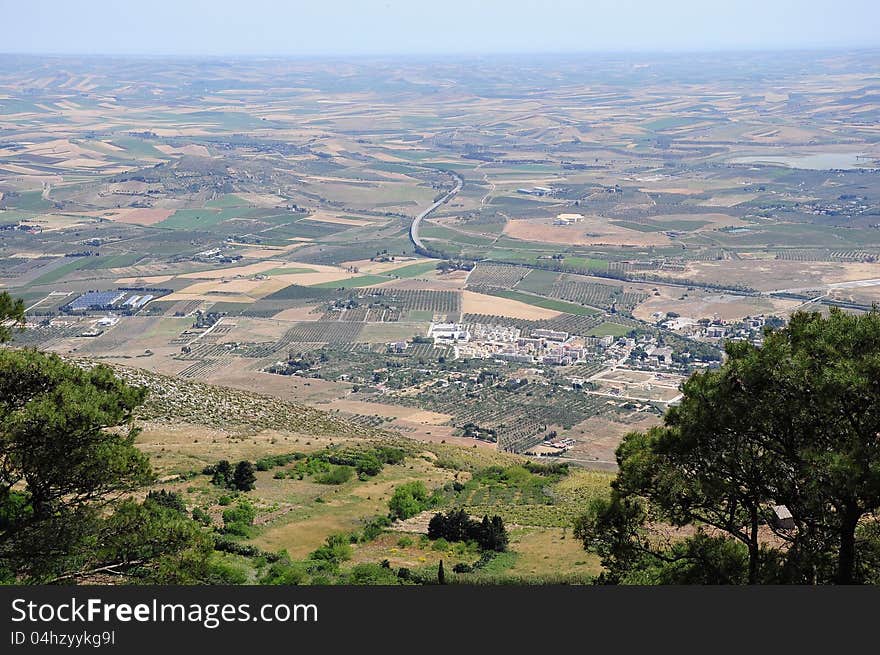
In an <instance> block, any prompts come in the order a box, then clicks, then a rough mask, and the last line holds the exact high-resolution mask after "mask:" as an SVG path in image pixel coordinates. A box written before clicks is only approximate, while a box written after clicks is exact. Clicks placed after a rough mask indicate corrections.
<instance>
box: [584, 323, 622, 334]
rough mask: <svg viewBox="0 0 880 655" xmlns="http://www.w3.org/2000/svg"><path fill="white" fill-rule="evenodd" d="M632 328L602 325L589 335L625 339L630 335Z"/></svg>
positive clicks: (614, 324) (608, 324)
mask: <svg viewBox="0 0 880 655" xmlns="http://www.w3.org/2000/svg"><path fill="white" fill-rule="evenodd" d="M631 330H632V328H631V327H627V326H626V325H620V323H600V324H599V325H597V326H596V327H594V328H593V329H592V330H590V331H589V332H588V333H587V336H589V337H605V336H609V335H610V336H612V337H624V336H626V335H627V334H629V333H630V331H631Z"/></svg>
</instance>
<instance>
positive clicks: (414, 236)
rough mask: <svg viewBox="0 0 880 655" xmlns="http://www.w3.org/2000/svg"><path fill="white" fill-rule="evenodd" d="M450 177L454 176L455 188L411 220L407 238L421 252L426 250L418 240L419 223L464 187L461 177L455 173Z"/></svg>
mask: <svg viewBox="0 0 880 655" xmlns="http://www.w3.org/2000/svg"><path fill="white" fill-rule="evenodd" d="M451 175H454V176H455V188H454V189H453V190H452V191H450V192H449V193H447V194H446V195H445V196H443V197H442V198H440V200H438V201H437V202H435V203H434V204H433V205H431V206H430V207H428V208H427V209H426V210H425V211H423V212H422V213H421V214H419V215H418V216H416V217H415V218H414V219H413V222H412V225H410V226H409V238H410V240H411V241H412V242H413V245H414V246H415V247H416V248H420V249H422V250H423V251H426V250H427V248H425V246H424V244H423V243H422V240H421V239H420V238H419V223H421V222H422V219H423V218H425V216H427V215H428V214H430V213H431V212H432V211H434V210H435V209H437V207H439V206H440V205H442V204H443V203H445V202H447V201H448V200H449V199H450V198H452V197H453V196H454V195H455V194H456V193H458V192H459V191H461V187H462V186H463V185H464V179H462V177H461V176H460V175H458V174H457V173H451Z"/></svg>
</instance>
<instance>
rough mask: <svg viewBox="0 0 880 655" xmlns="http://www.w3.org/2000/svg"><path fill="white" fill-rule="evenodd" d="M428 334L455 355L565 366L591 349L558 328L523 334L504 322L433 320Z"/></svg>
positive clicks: (584, 341)
mask: <svg viewBox="0 0 880 655" xmlns="http://www.w3.org/2000/svg"><path fill="white" fill-rule="evenodd" d="M428 336H429V337H432V338H433V339H434V342H435V343H439V344H447V345H451V346H452V348H453V350H454V352H455V357H456V358H459V357H461V358H465V359H468V358H473V359H497V360H501V361H508V362H520V363H523V364H534V363H540V364H549V365H553V366H568V365H570V364H576V363H577V362H579V361H582V360H584V359H586V358H587V356H588V355H589V354H590V352H591V351H590V350H589V349H588V348H587V345H586V340H585V339H584V338H583V337H577V336H572V335H570V334H569V333H568V332H560V331H557V330H543V329H535V330H532V331H531V332H530V333H529V335H528V336H524V335H523V334H522V331H521V330H520V329H519V328H516V327H511V326H506V325H486V324H482V323H474V324H471V325H462V324H458V323H432V324H431V327H430V328H429V330H428Z"/></svg>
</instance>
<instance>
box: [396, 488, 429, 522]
mask: <svg viewBox="0 0 880 655" xmlns="http://www.w3.org/2000/svg"><path fill="white" fill-rule="evenodd" d="M428 505H429V503H428V490H427V489H426V488H425V484H424V483H423V482H422V481H420V480H416V481H414V482H407V483H406V484H402V485H400V486H398V487H397V488H396V489H395V490H394V494H393V495H392V496H391V500H389V501H388V510H389V515H390V516H391V518H392V519H401V520H403V519H408V518H410V517H413V516H415V515H416V514H418V513H419V512H421V511H423V510H425V509H427V507H428Z"/></svg>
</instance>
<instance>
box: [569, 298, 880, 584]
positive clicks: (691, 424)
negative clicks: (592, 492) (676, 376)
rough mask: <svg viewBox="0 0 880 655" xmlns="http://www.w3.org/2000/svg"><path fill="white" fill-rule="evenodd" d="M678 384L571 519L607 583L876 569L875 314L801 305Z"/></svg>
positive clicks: (846, 576)
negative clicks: (601, 496) (601, 489)
mask: <svg viewBox="0 0 880 655" xmlns="http://www.w3.org/2000/svg"><path fill="white" fill-rule="evenodd" d="M682 391H683V398H682V400H681V403H680V405H678V406H677V407H672V408H670V409H669V410H668V412H667V413H666V416H665V418H664V424H663V425H662V426H660V427H656V428H653V429H651V430H649V431H647V432H633V433H630V434H628V435H627V436H626V437H625V438H624V439H623V441H622V443H621V444H620V446H619V448H618V450H617V461H618V464H619V467H620V471H619V473H618V475H617V478H616V479H615V481H614V482H613V484H612V495H611V498H610V499H608V500H600V501H596V502H594V503H593V504H592V505H591V506H590V507H589V509H588V511H587V512H586V513H585V515H584V516H582V517H581V519H580V520H579V521H578V524H577V526H576V535H577V536H578V537H579V538H581V539H582V540H583V541H584V544H585V546H586V547H588V548H590V549H593V550H596V551H597V552H598V553H599V554H600V555H601V556H602V559H603V563H604V564H605V566H606V571H607V572H606V575H605V579H606V580H608V581H612V582H631V581H638V582H646V581H655V582H657V581H670V579H675V575H673V572H675V571H679V572H683V571H685V570H687V574H686V576H685V577H686V578H688V577H690V578H693V577H700V578H701V579H703V580H704V581H710V582H716V583H726V582H749V583H759V582H787V583H826V582H837V583H841V584H849V583H853V582H858V581H862V580H865V579H867V578H869V577H871V576H872V575H876V573H872V572H871V571H870V570H867V569H866V566H865V562H867V561H868V558H869V557H871V553H874V552H876V545H875V544H873V543H871V542H870V539H869V535H870V534H873V533H874V532H876V531H873V530H867V529H866V526H867V525H869V524H871V523H873V521H874V518H873V514H874V512H875V511H876V510H877V509H878V508H880V313H878V312H877V311H872V312H869V313H867V314H863V315H850V314H845V313H844V312H842V311H840V310H837V309H832V311H831V312H830V315H828V316H827V317H825V316H823V315H821V314H819V313H805V312H801V313H797V314H795V315H794V316H792V318H791V321H790V322H789V325H788V326H787V327H785V328H783V329H780V330H776V331H772V332H771V331H768V332H767V334H766V335H765V340H764V343H763V345H762V346H760V347H757V346H754V345H752V344H749V343H747V342H733V343H730V344H728V346H727V361H726V362H725V364H724V365H723V366H722V367H721V368H720V369H717V370H710V371H706V372H703V373H697V374H694V375H693V376H692V377H691V378H690V379H689V380H688V381H687V382H685V383H684V385H683V387H682ZM789 514H790V517H789V516H788V515H789ZM685 565H686V566H685ZM737 567H741V570H737ZM868 568H869V567H868ZM670 576H671V577H670Z"/></svg>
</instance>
